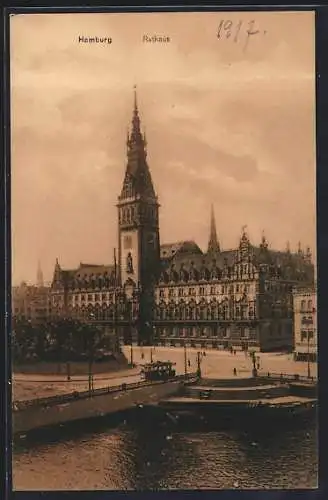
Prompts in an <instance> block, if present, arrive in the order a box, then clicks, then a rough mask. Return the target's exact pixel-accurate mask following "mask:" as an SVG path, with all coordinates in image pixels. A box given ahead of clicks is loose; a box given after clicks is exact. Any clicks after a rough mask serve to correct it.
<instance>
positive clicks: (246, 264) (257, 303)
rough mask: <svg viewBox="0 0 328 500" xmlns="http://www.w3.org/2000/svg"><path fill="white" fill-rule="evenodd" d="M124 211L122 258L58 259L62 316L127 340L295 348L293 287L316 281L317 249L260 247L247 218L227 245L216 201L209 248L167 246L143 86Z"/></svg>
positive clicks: (131, 137) (121, 203)
mask: <svg viewBox="0 0 328 500" xmlns="http://www.w3.org/2000/svg"><path fill="white" fill-rule="evenodd" d="M117 210H118V255H117V260H116V254H115V253H114V264H113V265H110V266H105V265H95V264H82V263H81V264H80V266H79V267H78V268H77V269H75V270H63V269H62V268H61V266H60V264H59V262H58V260H57V262H56V266H55V271H54V278H53V283H52V299H51V300H52V311H53V314H54V315H67V316H74V317H79V318H82V319H84V320H86V321H95V322H102V323H103V324H104V325H106V327H107V328H108V329H110V330H111V331H113V332H116V334H118V335H119V336H120V337H121V339H122V340H123V341H124V342H131V341H138V342H142V343H150V342H152V343H157V344H163V343H169V344H173V345H176V344H182V343H189V344H193V343H194V344H201V345H213V346H218V347H220V346H221V347H230V346H235V347H237V346H239V347H241V348H245V349H247V348H248V347H250V346H252V347H255V348H260V349H262V350H278V349H282V348H286V349H290V350H291V349H292V346H293V327H292V322H293V301H292V290H293V287H294V286H295V285H296V284H298V285H299V284H303V285H305V284H308V283H312V282H313V276H314V267H313V264H312V262H311V253H310V250H309V249H307V250H306V252H303V251H302V249H301V247H299V249H298V251H297V252H296V253H292V252H291V251H290V249H289V247H287V248H286V250H285V251H273V250H271V249H270V248H269V245H268V243H267V241H266V238H265V236H264V235H263V237H262V241H261V243H260V244H259V245H258V246H254V245H253V244H252V243H251V241H250V239H249V236H248V234H247V230H246V226H245V227H244V228H243V229H242V232H241V235H240V241H239V245H238V247H237V248H236V249H234V250H221V248H220V243H219V240H218V237H217V232H216V225H215V216H214V208H213V207H212V209H211V216H210V235H209V243H208V249H207V251H206V252H203V251H202V250H201V249H200V248H199V246H198V245H197V244H196V243H195V242H194V241H182V242H177V243H173V244H164V245H160V231H159V203H158V199H157V196H156V193H155V189H154V186H153V183H152V179H151V174H150V169H149V166H148V163H147V143H146V138H145V135H144V134H142V133H141V131H140V118H139V111H138V106H137V101H136V94H135V102H134V110H133V118H132V127H131V133H129V134H128V137H127V166H126V172H125V177H124V181H123V187H122V190H121V193H120V195H119V197H118V203H117Z"/></svg>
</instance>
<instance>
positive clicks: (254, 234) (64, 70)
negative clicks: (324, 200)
mask: <svg viewBox="0 0 328 500" xmlns="http://www.w3.org/2000/svg"><path fill="white" fill-rule="evenodd" d="M226 19H230V20H232V21H233V26H234V28H235V30H236V28H237V27H238V22H239V21H242V24H241V28H240V31H239V36H238V40H237V41H234V36H235V34H236V31H234V32H233V34H232V36H231V37H230V38H221V39H218V38H217V36H216V35H217V29H218V26H219V23H220V21H221V20H226ZM252 20H254V21H255V24H254V27H253V29H254V30H258V31H259V32H258V33H257V34H256V35H251V36H250V37H249V38H248V44H247V46H246V48H245V41H246V29H248V27H249V25H248V23H249V21H252ZM144 34H148V35H153V34H157V35H166V36H169V37H170V39H171V42H170V43H167V44H159V43H158V44H151V43H143V41H142V37H143V35H144ZM79 35H81V36H82V35H84V36H99V37H111V38H112V44H103V45H87V44H82V43H79V42H78V37H79ZM314 61H315V58H314V14H313V13H311V12H308V13H300V12H299V13H243V14H240V13H213V14H208V13H202V14H200V13H195V14H173V13H172V14H72V15H71V14H61V15H60V14H39V15H16V16H13V17H12V18H11V86H12V97H11V99H12V100H11V109H12V233H13V238H12V242H13V258H12V260H13V282H14V283H19V282H20V281H21V280H27V281H32V282H33V281H35V279H36V269H37V262H38V259H40V261H41V264H42V268H43V271H44V275H45V279H46V280H51V278H52V273H53V268H54V264H55V259H56V257H58V258H59V261H60V264H61V265H62V267H64V268H74V267H76V266H78V265H79V262H80V261H82V262H91V263H107V264H108V263H111V262H112V255H113V247H114V246H117V212H116V210H117V209H116V207H115V204H116V201H117V196H118V194H119V192H120V189H121V185H122V182H123V177H124V171H125V166H126V145H125V142H126V133H127V127H128V125H129V124H130V122H131V116H132V106H133V85H134V84H136V85H137V89H138V102H139V109H140V115H141V120H142V125H143V126H144V127H145V128H146V133H147V139H148V160H149V166H150V170H151V173H152V176H153V181H154V185H155V188H156V190H157V193H158V196H159V201H160V204H161V209H160V237H161V243H170V242H174V241H178V240H183V239H195V241H196V242H197V243H198V244H199V245H200V246H201V248H203V249H205V248H206V245H207V240H208V235H209V221H210V205H211V203H214V206H215V215H216V221H217V232H218V237H219V239H220V244H221V248H232V247H235V246H236V245H237V244H238V241H239V237H240V234H241V228H242V226H243V225H244V224H247V227H248V232H249V235H250V238H251V240H252V242H253V243H254V244H256V243H258V242H259V241H260V238H261V233H262V230H263V229H264V230H265V234H266V236H267V239H268V241H269V243H270V245H271V246H272V247H273V248H275V249H284V248H285V247H286V241H287V240H289V241H290V243H291V247H292V248H296V247H297V244H298V241H299V240H300V241H301V242H302V244H303V245H304V246H306V245H310V246H311V248H312V249H313V251H315V248H314V245H315V129H314V126H315V90H314V89H315V73H314V71H315V69H314Z"/></svg>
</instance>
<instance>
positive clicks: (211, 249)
mask: <svg viewBox="0 0 328 500" xmlns="http://www.w3.org/2000/svg"><path fill="white" fill-rule="evenodd" d="M219 252H220V244H219V242H218V237H217V234H216V223H215V215H214V207H213V204H212V205H211V221H210V238H209V240H208V248H207V253H210V254H215V253H219Z"/></svg>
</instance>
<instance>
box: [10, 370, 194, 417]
mask: <svg viewBox="0 0 328 500" xmlns="http://www.w3.org/2000/svg"><path fill="white" fill-rule="evenodd" d="M196 378H197V376H196V374H195V373H188V374H187V375H177V376H175V377H174V378H170V379H168V380H156V381H148V380H140V381H139V382H132V383H130V384H125V383H123V384H120V385H111V386H107V387H100V388H99V389H93V390H91V391H89V390H87V391H74V392H70V393H68V394H60V395H56V396H48V397H45V398H35V399H29V400H23V401H13V403H12V410H13V411H14V412H15V411H21V410H26V409H27V408H31V407H38V406H56V405H62V404H65V403H70V402H72V401H76V400H79V399H86V398H88V397H90V396H91V397H93V396H101V395H105V394H112V393H115V392H122V391H124V392H125V391H129V390H133V389H138V388H141V387H147V386H153V385H159V384H164V383H165V382H175V381H185V382H188V381H191V380H194V379H195V380H196Z"/></svg>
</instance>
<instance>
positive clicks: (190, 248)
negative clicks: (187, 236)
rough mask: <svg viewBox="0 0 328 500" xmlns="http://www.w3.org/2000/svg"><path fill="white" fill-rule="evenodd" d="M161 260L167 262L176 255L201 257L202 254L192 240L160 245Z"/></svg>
mask: <svg viewBox="0 0 328 500" xmlns="http://www.w3.org/2000/svg"><path fill="white" fill-rule="evenodd" d="M160 254H161V259H164V260H168V259H172V258H173V257H175V256H176V255H177V254H179V255H180V254H183V255H185V254H196V255H202V254H203V252H202V251H201V249H200V248H199V246H198V245H197V243H195V242H194V241H193V240H187V241H177V242H175V243H166V244H164V245H161V249H160Z"/></svg>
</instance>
